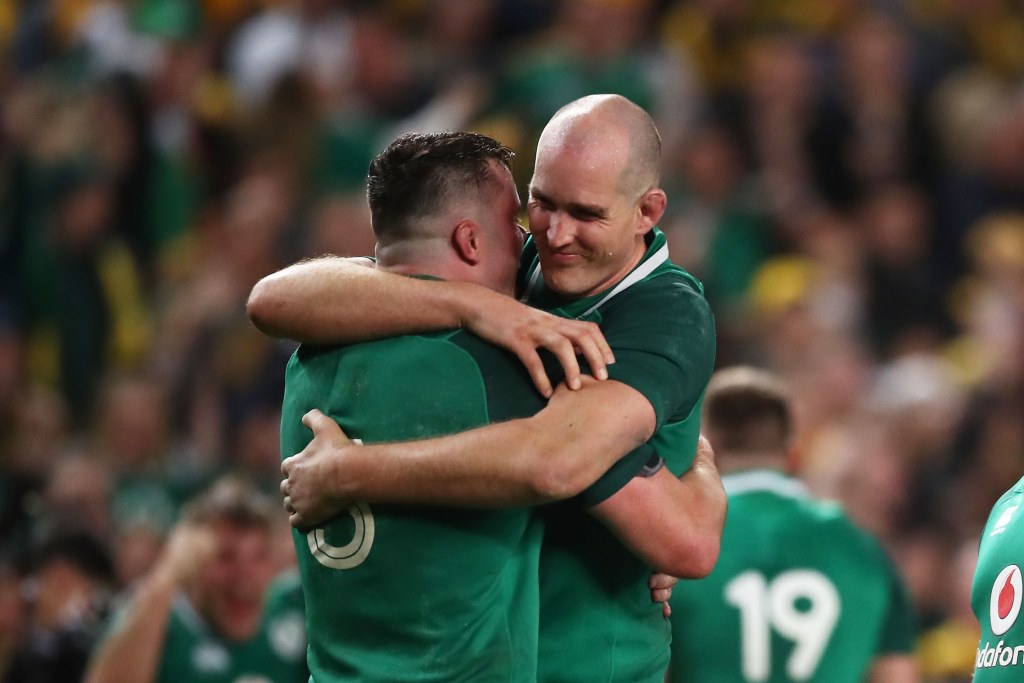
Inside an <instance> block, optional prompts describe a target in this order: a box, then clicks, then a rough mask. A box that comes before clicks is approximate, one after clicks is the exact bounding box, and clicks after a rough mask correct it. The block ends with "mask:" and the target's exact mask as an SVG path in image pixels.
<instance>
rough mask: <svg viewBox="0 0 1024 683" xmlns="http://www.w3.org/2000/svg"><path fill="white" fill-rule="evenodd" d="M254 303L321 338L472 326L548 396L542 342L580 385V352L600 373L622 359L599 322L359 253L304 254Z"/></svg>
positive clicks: (261, 311)
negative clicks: (410, 272) (390, 267)
mask: <svg viewBox="0 0 1024 683" xmlns="http://www.w3.org/2000/svg"><path fill="white" fill-rule="evenodd" d="M383 303H386V305H382V304H383ZM246 310H247V312H248V314H249V318H250V319H251V320H252V322H253V324H255V325H256V327H257V328H259V329H260V330H261V331H262V332H264V333H265V334H268V335H270V336H272V337H282V338H289V339H295V340H297V341H301V342H309V343H318V344H327V343H338V344H349V343H356V342H362V341H369V340H373V339H381V338H384V337H393V336H396V335H402V334H416V333H420V332H430V331H434V330H443V329H452V328H456V327H465V328H466V329H468V330H470V331H472V332H473V333H474V334H476V335H477V336H479V337H481V338H483V339H485V340H487V341H489V342H491V343H492V344H495V345H496V346H500V347H502V348H504V349H507V350H508V351H511V352H512V353H514V354H515V355H516V356H517V357H518V358H519V360H520V361H521V362H522V363H523V364H524V365H525V366H526V368H527V370H528V371H529V373H530V377H531V378H532V379H533V381H534V384H536V386H537V388H538V389H539V390H540V392H541V393H542V394H543V395H544V396H550V395H551V393H552V387H551V382H550V380H549V379H548V377H547V374H546V373H545V371H544V365H543V363H542V362H541V359H540V356H539V355H538V353H537V349H538V348H544V349H547V350H548V351H550V352H552V353H553V354H555V356H556V357H557V358H558V360H559V363H560V364H561V365H562V367H563V368H564V369H565V377H566V383H567V384H568V385H569V387H570V388H572V389H575V388H578V387H579V382H580V379H579V377H580V367H579V362H578V361H577V359H576V355H577V353H579V354H580V355H582V356H583V357H584V358H585V359H586V360H587V363H588V364H589V365H590V368H591V372H592V373H593V375H594V376H595V377H597V378H598V379H604V378H605V377H607V371H606V369H605V365H606V364H608V363H614V362H615V356H614V355H613V354H612V351H611V349H610V348H609V346H608V343H607V342H606V341H605V339H604V335H603V334H601V331H600V328H598V326H597V325H596V324H594V323H589V322H581V321H578V320H568V319H565V318H560V317H558V316H554V315H551V314H550V313H545V312H543V311H540V310H537V309H535V308H531V307H529V306H526V305H525V304H521V303H519V302H518V301H516V300H515V299H513V298H512V297H509V296H506V295H504V294H500V293H498V292H495V291H493V290H490V289H488V288H486V287H483V286H481V285H476V284H472V283H468V282H441V281H436V280H421V279H417V278H411V277H404V276H402V275H396V274H394V273H388V272H385V271H382V270H378V269H376V268H367V267H365V266H364V265H359V263H358V262H357V261H356V260H352V259H344V258H337V257H326V258H320V259H314V260H311V261H302V262H300V263H296V264H294V265H292V266H289V267H287V268H285V269H283V270H280V271H278V272H276V273H272V274H271V275H268V276H267V277H265V278H263V279H262V280H260V281H259V282H257V283H256V286H255V287H253V290H252V292H251V293H250V295H249V301H248V303H247V304H246Z"/></svg>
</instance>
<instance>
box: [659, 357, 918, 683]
mask: <svg viewBox="0 0 1024 683" xmlns="http://www.w3.org/2000/svg"><path fill="white" fill-rule="evenodd" d="M704 430H705V433H706V434H707V436H708V438H709V440H711V442H712V444H713V445H714V446H715V448H716V454H717V457H718V461H719V463H720V466H721V468H722V471H723V473H724V474H723V483H724V484H725V488H726V491H727V493H728V495H729V516H728V518H727V520H726V524H725V531H724V533H723V537H722V555H721V557H720V558H719V561H718V564H717V565H716V566H715V569H714V571H712V572H711V575H710V576H708V577H707V578H706V579H702V580H700V581H685V582H682V583H680V584H679V585H677V586H676V588H675V592H674V593H673V595H672V599H671V604H672V663H671V668H670V675H669V678H668V680H670V681H673V682H679V681H721V682H722V683H726V682H728V681H735V682H736V683H742V682H743V681H794V680H798V681H818V680H820V681H829V682H830V683H841V682H842V681H849V682H850V683H855V682H860V681H872V682H874V683H912V682H914V681H917V680H918V676H917V672H916V664H915V662H914V659H913V647H914V616H913V612H912V608H911V605H910V602H909V599H908V596H907V594H906V591H905V589H904V588H903V585H902V581H901V579H900V578H899V576H898V575H897V573H896V571H895V569H894V567H893V566H892V563H891V561H890V559H889V558H888V557H887V555H886V553H885V552H884V551H883V549H882V548H881V546H880V545H879V543H878V541H877V540H876V539H875V538H873V537H871V536H870V535H869V534H867V533H865V532H864V531H862V530H861V529H859V528H857V527H856V526H855V525H854V524H853V523H852V522H851V521H850V520H849V518H848V517H846V515H845V514H844V513H843V512H842V510H841V508H839V507H838V506H837V505H835V504H834V503H826V502H821V501H816V500H814V499H813V498H812V497H811V496H810V495H809V493H808V492H807V490H806V488H805V487H804V486H803V485H802V484H801V483H800V481H799V480H798V479H796V478H794V477H792V476H790V475H789V474H787V468H788V467H789V466H790V464H791V462H792V451H791V449H792V446H793V437H794V433H793V431H794V430H793V415H792V408H791V405H790V401H789V398H788V396H787V393H786V390H785V389H784V387H783V386H782V384H781V382H780V381H779V379H778V378H777V377H776V376H774V375H772V374H771V373H768V372H765V371H762V370H757V369H754V368H752V367H743V366H735V367H731V368H726V369H723V370H719V371H718V372H716V373H715V375H714V376H713V377H712V379H711V382H710V383H709V385H708V392H707V397H706V403H705V415H704Z"/></svg>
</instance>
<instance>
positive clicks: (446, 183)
mask: <svg viewBox="0 0 1024 683" xmlns="http://www.w3.org/2000/svg"><path fill="white" fill-rule="evenodd" d="M513 156H514V152H513V151H512V150H511V149H509V148H508V147H505V146H504V145H502V144H501V143H500V142H498V141H497V140H495V139H493V138H490V137H487V136H486V135H480V134H479V133H467V132H443V133H407V134H405V135H402V136H401V137H399V138H398V139H396V140H395V141H394V142H392V143H391V144H390V145H388V146H387V148H386V149H385V150H384V151H383V152H381V153H380V154H379V155H377V157H376V158H374V160H373V161H371V162H370V170H369V173H368V174H367V178H366V197H367V200H368V201H369V204H370V220H371V223H372V225H373V232H374V234H375V235H376V236H377V240H378V241H379V242H381V243H390V242H394V241H396V240H401V239H405V238H408V237H412V236H414V235H415V234H416V224H415V221H416V220H417V219H419V218H421V217H423V216H429V215H430V214H432V213H433V212H436V211H439V210H442V209H443V208H444V206H445V204H446V203H447V202H448V201H450V200H451V199H452V198H453V197H454V196H456V195H458V194H459V193H462V192H464V191H466V190H467V189H470V190H473V191H476V190H479V189H480V187H482V186H483V185H484V184H485V183H488V182H492V181H494V180H495V178H494V177H493V174H492V173H491V169H490V162H491V161H497V162H498V163H500V164H502V165H503V166H505V167H506V168H508V169H509V170H511V163H512V157H513Z"/></svg>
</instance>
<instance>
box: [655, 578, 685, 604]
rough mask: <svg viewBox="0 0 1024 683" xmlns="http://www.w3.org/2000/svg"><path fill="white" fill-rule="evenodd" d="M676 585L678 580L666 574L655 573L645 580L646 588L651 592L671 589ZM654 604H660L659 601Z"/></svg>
mask: <svg viewBox="0 0 1024 683" xmlns="http://www.w3.org/2000/svg"><path fill="white" fill-rule="evenodd" d="M677 583H679V579H678V578H676V577H674V576H670V575H668V574H660V573H655V574H651V577H650V578H649V579H647V587H648V588H650V589H651V590H652V591H655V590H659V589H663V588H668V589H671V588H673V587H675V585H676V584H677ZM655 602H660V600H659V601H655Z"/></svg>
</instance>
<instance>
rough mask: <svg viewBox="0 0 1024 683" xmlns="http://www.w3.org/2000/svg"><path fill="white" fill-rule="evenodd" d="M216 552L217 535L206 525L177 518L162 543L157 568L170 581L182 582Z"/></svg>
mask: <svg viewBox="0 0 1024 683" xmlns="http://www.w3.org/2000/svg"><path fill="white" fill-rule="evenodd" d="M216 553H217V536H216V534H215V533H214V532H213V530H212V529H211V528H209V526H206V525H204V524H195V523H190V522H179V523H178V524H177V526H175V527H174V530H173V531H172V532H171V535H170V538H168V539H167V544H166V545H165V546H164V550H163V553H162V555H161V556H160V560H159V562H158V563H157V565H156V571H157V572H158V573H159V574H160V576H161V577H162V578H163V579H165V580H166V581H167V582H168V583H169V584H170V585H174V586H185V585H188V584H190V583H191V582H193V581H194V580H195V578H196V577H197V576H198V575H199V574H200V573H201V572H202V571H203V569H204V568H205V567H206V565H207V564H209V563H210V562H211V561H212V560H213V558H214V555H215V554H216Z"/></svg>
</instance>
